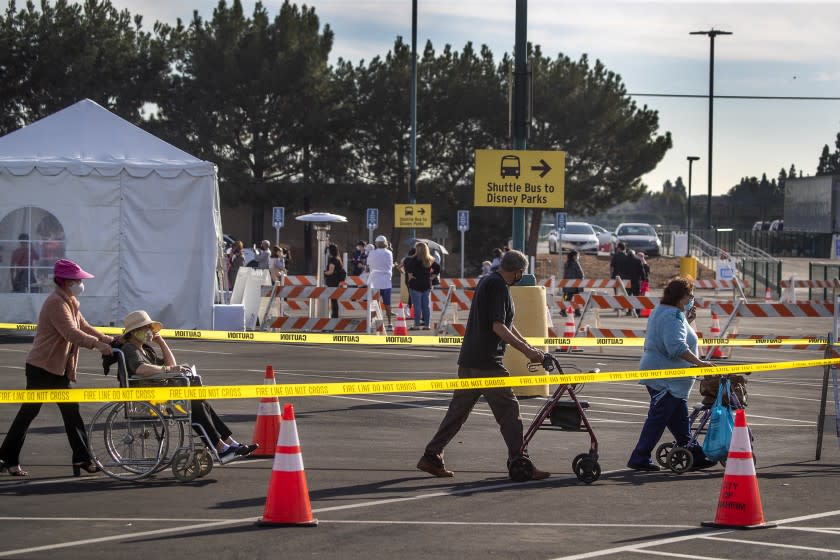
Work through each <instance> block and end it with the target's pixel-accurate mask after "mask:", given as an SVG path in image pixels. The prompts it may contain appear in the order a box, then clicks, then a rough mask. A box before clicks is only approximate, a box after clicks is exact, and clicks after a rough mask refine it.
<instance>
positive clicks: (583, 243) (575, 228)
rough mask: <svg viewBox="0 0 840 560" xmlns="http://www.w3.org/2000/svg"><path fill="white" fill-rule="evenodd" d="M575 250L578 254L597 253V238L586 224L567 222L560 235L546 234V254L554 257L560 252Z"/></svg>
mask: <svg viewBox="0 0 840 560" xmlns="http://www.w3.org/2000/svg"><path fill="white" fill-rule="evenodd" d="M572 249H574V250H576V251H577V252H578V253H593V254H595V253H597V252H598V236H597V235H595V230H594V229H592V226H590V225H589V224H587V223H586V222H569V223H567V224H566V230H565V231H564V232H563V233H562V235H561V234H559V232H558V231H557V230H552V231H551V232H549V234H548V252H549V253H551V254H553V255H556V254H557V253H560V252H561V251H571V250H572Z"/></svg>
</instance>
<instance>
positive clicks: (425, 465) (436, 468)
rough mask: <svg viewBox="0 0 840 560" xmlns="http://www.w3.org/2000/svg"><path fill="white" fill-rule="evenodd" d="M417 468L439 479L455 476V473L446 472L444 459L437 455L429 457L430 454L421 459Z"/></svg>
mask: <svg viewBox="0 0 840 560" xmlns="http://www.w3.org/2000/svg"><path fill="white" fill-rule="evenodd" d="M417 468H418V469H420V470H421V471H424V472H427V473H429V474H430V475H432V476H436V477H438V478H451V477H453V476H455V473H454V472H452V471H448V470H446V467H445V466H444V465H443V459H441V458H440V457H436V456H435V455H429V454H428V453H426V454H425V455H423V456H422V457H420V460H419V461H418V462H417Z"/></svg>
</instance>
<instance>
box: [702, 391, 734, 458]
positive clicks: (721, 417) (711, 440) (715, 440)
mask: <svg viewBox="0 0 840 560" xmlns="http://www.w3.org/2000/svg"><path fill="white" fill-rule="evenodd" d="M724 392H726V394H727V395H728V394H729V380H728V379H723V380H721V383H720V387H719V388H718V394H717V399H715V404H714V405H713V406H712V413H711V416H710V417H709V427H708V428H707V429H706V439H705V440H703V453H704V454H705V455H706V457H707V458H708V459H709V460H710V461H720V460H721V459H726V455H727V453H729V442H730V441H732V431H733V430H734V429H735V417H734V416H733V415H732V409H730V408H729V407H728V406H724V405H723V394H724ZM730 402H731V401H730Z"/></svg>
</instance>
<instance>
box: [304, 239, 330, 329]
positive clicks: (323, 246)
mask: <svg viewBox="0 0 840 560" xmlns="http://www.w3.org/2000/svg"><path fill="white" fill-rule="evenodd" d="M329 231H330V226H328V225H322V224H315V238H316V239H317V240H318V255H317V260H318V261H317V262H318V269H317V271H316V275H317V283H318V285H319V286H323V285H324V252H325V251H326V250H327V241H329V240H330V234H329ZM310 301H311V302H312V304H311V305H310V314H309V316H310V317H313V316H314V317H320V316H321V311H324V312H326V310H327V307H328V306H327V305H323V306H322V305H321V298H318V299H314V300H310ZM313 306H314V312H313V311H312V308H313Z"/></svg>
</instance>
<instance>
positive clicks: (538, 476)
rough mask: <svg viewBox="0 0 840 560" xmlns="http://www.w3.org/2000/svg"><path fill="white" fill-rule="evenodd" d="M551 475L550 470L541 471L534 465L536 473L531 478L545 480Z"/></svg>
mask: <svg viewBox="0 0 840 560" xmlns="http://www.w3.org/2000/svg"><path fill="white" fill-rule="evenodd" d="M549 476H551V473H550V472H545V471H541V470H540V469H538V468H537V467H534V474H533V476H531V480H545V479H546V478H548V477H549Z"/></svg>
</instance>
